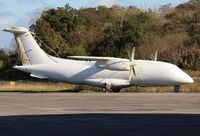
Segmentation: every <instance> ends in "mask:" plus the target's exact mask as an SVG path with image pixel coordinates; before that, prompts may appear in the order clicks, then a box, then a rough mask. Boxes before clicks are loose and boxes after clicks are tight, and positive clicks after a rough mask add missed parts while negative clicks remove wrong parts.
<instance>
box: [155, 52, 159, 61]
mask: <svg viewBox="0 0 200 136" xmlns="http://www.w3.org/2000/svg"><path fill="white" fill-rule="evenodd" d="M157 59H158V51H156V53H155V57H154V61H157Z"/></svg>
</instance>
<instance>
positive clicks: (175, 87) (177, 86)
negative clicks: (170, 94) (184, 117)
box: [174, 85, 181, 93]
mask: <svg viewBox="0 0 200 136" xmlns="http://www.w3.org/2000/svg"><path fill="white" fill-rule="evenodd" d="M174 93H181V86H180V85H176V86H174Z"/></svg>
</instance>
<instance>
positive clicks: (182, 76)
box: [177, 71, 194, 84]
mask: <svg viewBox="0 0 200 136" xmlns="http://www.w3.org/2000/svg"><path fill="white" fill-rule="evenodd" d="M177 80H178V82H179V83H181V84H192V83H194V80H193V79H192V78H191V77H190V76H189V75H188V74H186V73H185V72H183V71H181V72H180V73H179V74H178V79H177Z"/></svg>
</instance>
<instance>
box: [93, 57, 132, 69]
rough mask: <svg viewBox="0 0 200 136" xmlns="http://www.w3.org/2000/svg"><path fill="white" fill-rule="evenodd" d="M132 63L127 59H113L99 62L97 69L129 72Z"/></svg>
mask: <svg viewBox="0 0 200 136" xmlns="http://www.w3.org/2000/svg"><path fill="white" fill-rule="evenodd" d="M129 63H130V61H129V60H127V59H112V60H109V61H98V62H96V64H95V65H96V67H99V68H104V69H109V70H116V71H127V70H129Z"/></svg>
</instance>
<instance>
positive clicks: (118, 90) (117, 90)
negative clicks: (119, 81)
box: [112, 89, 121, 93]
mask: <svg viewBox="0 0 200 136" xmlns="http://www.w3.org/2000/svg"><path fill="white" fill-rule="evenodd" d="M120 90H121V89H113V90H112V91H113V92H114V93H119V92H120Z"/></svg>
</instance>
